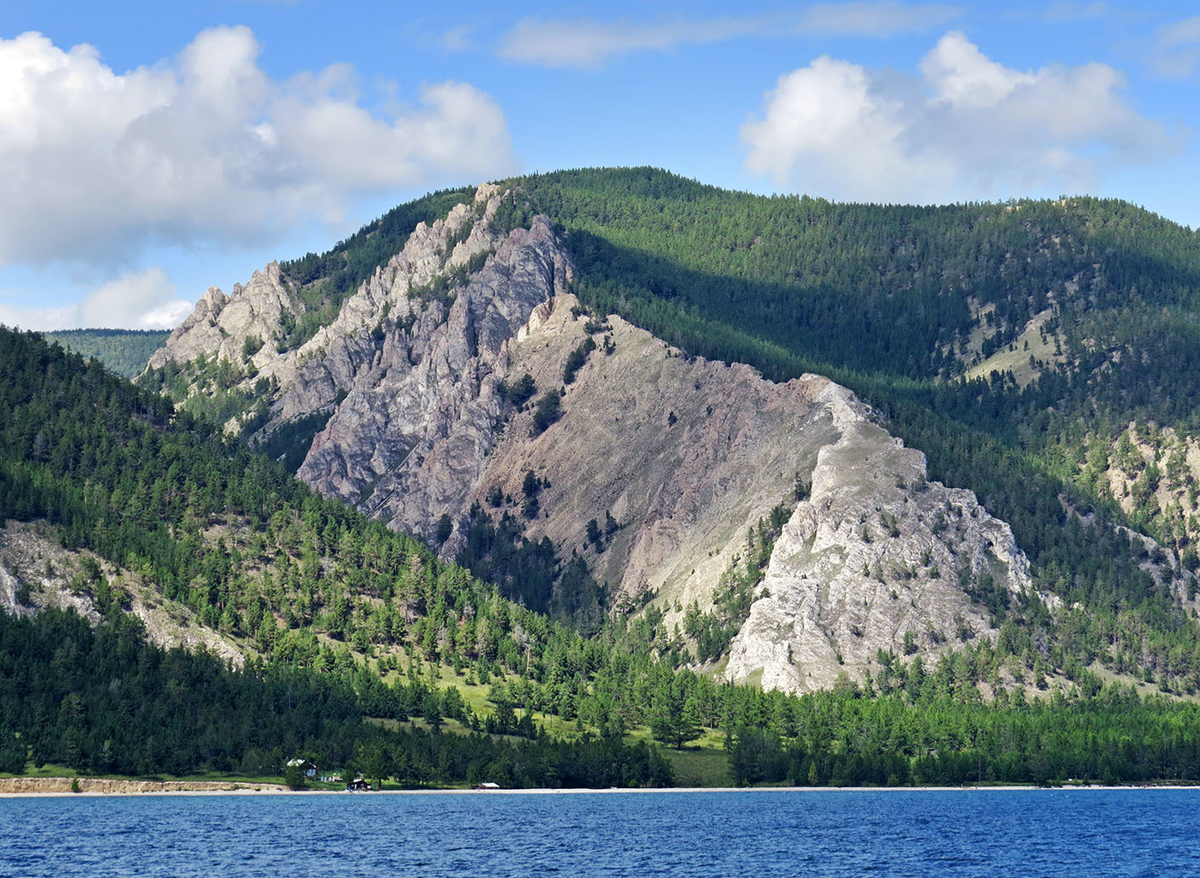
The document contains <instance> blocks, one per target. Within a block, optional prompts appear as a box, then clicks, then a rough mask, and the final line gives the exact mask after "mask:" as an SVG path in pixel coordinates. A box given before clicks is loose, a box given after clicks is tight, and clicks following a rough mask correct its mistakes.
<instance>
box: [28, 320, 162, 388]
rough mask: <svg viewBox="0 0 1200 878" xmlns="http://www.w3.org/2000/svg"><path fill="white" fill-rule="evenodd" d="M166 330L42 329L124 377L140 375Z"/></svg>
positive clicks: (49, 337) (160, 342) (72, 349)
mask: <svg viewBox="0 0 1200 878" xmlns="http://www.w3.org/2000/svg"><path fill="white" fill-rule="evenodd" d="M170 334H171V333H170V330H166V329H56V330H54V331H52V332H43V333H42V335H43V336H45V337H46V338H47V339H48V340H49V341H55V342H58V343H59V344H60V345H62V346H63V347H64V348H66V349H67V350H69V351H74V352H75V353H77V354H81V355H82V356H84V357H85V358H86V357H95V358H96V359H97V360H99V361H100V362H101V363H103V364H104V365H105V366H107V367H108V368H109V369H112V370H113V371H114V372H116V373H117V374H118V375H124V376H125V377H126V378H134V377H136V376H138V375H140V374H141V373H142V370H143V369H145V368H146V363H148V362H149V361H150V356H151V354H153V353H154V352H155V351H156V350H158V349H159V348H161V347H162V346H163V345H164V344H166V343H167V336H169V335H170Z"/></svg>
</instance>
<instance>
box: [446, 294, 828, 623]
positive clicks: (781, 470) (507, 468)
mask: <svg viewBox="0 0 1200 878" xmlns="http://www.w3.org/2000/svg"><path fill="white" fill-rule="evenodd" d="M576 305H577V302H576V301H575V299H574V297H573V296H564V297H560V298H556V299H555V300H554V303H553V305H552V306H551V305H549V304H547V305H544V306H542V307H540V308H538V309H537V310H536V311H535V312H534V315H533V317H532V319H531V320H530V323H529V326H528V327H527V328H526V329H525V330H524V331H522V332H521V333H520V335H519V336H518V340H517V341H516V343H515V344H514V345H512V347H511V364H510V369H509V372H510V374H511V375H514V376H520V375H523V374H525V373H528V374H530V375H531V376H532V377H533V378H534V379H535V380H536V383H537V386H538V388H539V391H540V392H546V391H550V392H555V391H559V390H560V388H561V389H562V392H563V396H562V398H561V401H560V407H561V411H562V416H561V418H560V419H559V420H558V421H557V422H555V423H554V424H552V425H550V427H549V428H548V429H546V430H545V432H543V433H540V434H539V435H536V436H534V435H532V434H533V432H534V430H533V428H532V421H533V418H534V411H533V409H532V407H527V408H526V410H524V411H521V412H516V413H514V414H513V415H512V417H511V421H510V422H509V423H508V424H507V426H506V427H505V430H504V434H503V436H502V437H501V439H500V441H499V443H498V444H497V447H496V449H495V451H494V453H493V454H492V456H491V458H490V459H489V460H488V462H487V467H486V471H485V473H484V474H483V476H482V477H481V478H480V480H479V482H478V484H477V486H476V488H475V490H474V491H473V492H472V495H471V499H472V501H474V502H476V503H478V504H480V506H482V507H483V508H484V509H489V510H490V511H491V513H492V515H493V516H498V515H500V514H502V513H503V512H504V511H511V512H512V513H513V514H516V515H520V510H519V509H518V507H519V506H520V505H521V500H522V497H523V494H522V482H523V480H524V477H525V474H526V473H527V472H533V473H534V474H535V475H536V476H537V477H538V478H539V479H541V480H543V481H545V482H548V483H549V485H548V486H547V487H545V488H543V489H542V490H541V491H540V493H539V496H538V499H539V503H540V510H541V511H540V514H539V515H538V517H537V518H535V519H533V520H530V521H528V522H527V523H526V535H527V536H528V537H529V538H531V539H540V538H541V537H543V536H548V537H550V538H551V540H553V541H554V543H555V544H556V545H557V546H559V547H560V554H561V555H562V556H563V557H567V556H569V555H570V554H571V553H574V552H577V553H579V554H581V555H583V556H584V557H586V558H587V559H588V561H589V563H590V565H591V568H592V570H593V575H594V576H595V577H596V578H597V580H599V581H603V582H607V583H608V585H609V592H610V594H611V595H613V596H614V597H615V598H618V599H619V598H621V597H623V596H627V597H632V596H635V595H639V594H642V593H644V592H647V591H652V592H654V593H655V594H656V595H657V596H658V601H659V603H660V605H662V606H663V607H664V608H665V609H666V610H667V611H668V624H672V623H673V622H674V621H676V620H678V619H679V618H681V617H682V613H679V612H676V611H675V606H676V604H677V603H678V604H679V605H680V606H686V605H687V604H689V603H691V602H692V601H697V602H698V603H699V604H700V605H701V607H707V606H709V605H710V604H711V601H712V592H713V588H714V586H715V585H716V583H717V580H718V579H719V578H720V576H721V573H722V572H724V571H725V570H726V569H727V568H728V567H729V566H730V563H731V562H732V559H733V557H734V556H735V555H737V554H738V553H739V552H742V551H743V547H744V545H745V542H746V535H747V532H748V530H749V529H750V527H752V526H753V525H754V524H755V523H756V522H757V521H758V519H759V518H762V517H764V516H769V515H770V512H771V509H772V508H773V507H774V506H776V505H778V504H780V503H784V502H792V503H794V500H793V499H792V494H793V490H794V487H795V481H796V477H797V476H798V475H799V476H801V477H802V479H806V478H807V476H808V473H809V472H810V471H811V470H812V467H813V466H814V465H815V463H816V455H817V451H818V449H820V448H821V447H822V446H824V445H826V444H828V443H829V442H832V441H834V440H835V439H836V438H837V435H838V433H837V428H836V426H835V424H834V422H833V418H832V416H831V413H830V411H829V409H828V408H827V407H826V406H824V405H822V404H820V403H818V402H817V398H818V397H819V396H820V394H821V393H822V391H823V390H824V388H826V387H827V386H828V384H829V382H828V380H827V379H825V378H821V377H820V376H816V375H806V376H804V377H803V378H799V379H796V380H795V381H791V382H788V383H787V384H775V383H772V382H769V381H766V380H764V379H763V378H762V376H761V375H760V374H759V373H758V372H757V371H756V370H754V369H753V368H751V367H749V366H744V365H733V366H727V365H725V364H723V363H717V362H712V361H709V360H705V359H703V358H699V357H686V356H684V355H683V354H682V352H681V351H679V350H677V349H674V348H671V347H670V346H668V345H667V344H665V343H664V342H663V341H661V340H660V339H658V338H655V337H654V336H652V335H650V334H649V333H648V332H645V331H644V330H641V329H638V328H636V327H634V326H632V325H631V324H629V323H627V322H625V321H624V320H622V319H620V318H619V317H612V316H610V317H608V318H607V319H606V321H605V325H606V326H607V329H605V330H603V331H602V332H596V333H595V334H594V336H593V337H594V338H595V339H596V340H597V342H598V346H597V349H596V350H595V351H593V352H592V353H591V354H590V355H589V356H588V357H587V361H586V363H585V364H584V365H583V366H582V368H580V369H579V370H578V372H577V373H576V375H575V379H574V381H573V382H572V383H571V384H569V385H567V386H565V387H563V384H562V381H563V369H564V365H565V363H566V361H567V359H568V357H570V356H571V354H572V352H573V351H575V350H576V349H578V348H579V347H580V345H581V344H583V342H584V340H585V339H586V338H588V337H589V332H588V329H589V323H590V324H591V328H593V329H595V328H597V322H596V321H594V320H592V318H590V317H589V316H588V315H586V314H581V313H580V312H579V310H578V309H577V308H576V307H575V306H576ZM497 495H499V496H503V497H507V498H510V500H509V501H508V502H506V503H505V504H504V505H503V507H502V508H500V509H491V507H490V504H489V499H488V498H489V497H495V496H497ZM464 514H465V510H464ZM608 516H611V517H612V521H613V522H614V523H616V524H617V525H618V529H617V530H616V531H615V532H613V533H612V534H610V535H608V536H606V537H605V539H604V541H603V550H602V551H601V550H600V548H599V547H597V546H595V545H594V544H589V542H588V539H587V535H586V531H587V522H588V521H589V520H591V519H593V518H594V519H596V520H597V521H598V523H601V524H602V523H604V522H605V521H606V519H607V517H608Z"/></svg>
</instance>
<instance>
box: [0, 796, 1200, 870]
mask: <svg viewBox="0 0 1200 878" xmlns="http://www.w3.org/2000/svg"><path fill="white" fill-rule="evenodd" d="M1198 808H1200V791H1195V790H1074V789H1072V790H962V791H960V790H952V791H945V790H879V791H858V790H854V791H851V790H847V791H835V790H831V791H817V792H813V791H796V790H756V791H745V792H740V791H739V792H630V793H624V792H621V793H609V792H606V793H590V794H589V793H581V794H565V793H548V794H540V795H507V794H497V793H491V794H487V793H484V794H476V795H462V794H430V795H387V794H371V793H357V794H355V793H348V794H340V795H312V794H308V795H306V794H295V795H273V796H267V795H263V796H253V795H240V796H239V795H228V796H146V797H111V798H91V797H88V798H82V797H67V798H11V799H3V800H0V821H2V824H0V825H3V826H4V828H5V832H4V833H3V835H2V836H0V875H4V876H9V875H11V876H21V878H36V876H54V878H64V876H88V878H91V876H99V875H113V876H127V875H128V876H134V875H139V876H140V875H163V876H166V875H170V876H205V878H219V876H222V878H223V876H272V878H273V876H279V875H285V876H303V875H329V876H375V875H379V876H384V875H386V876H400V875H422V876H425V875H429V876H443V875H444V876H464V875H488V876H509V875H511V876H518V875H520V876H524V875H531V874H532V875H544V874H562V875H572V876H574V875H598V876H626V875H627V876H645V875H681V876H684V875H686V876H693V875H695V876H701V875H729V876H747V875H749V876H756V878H757V876H766V875H788V876H805V878H807V876H838V878H841V876H861V875H886V876H922V878H924V876H930V875H954V876H1018V875H1020V876H1102V875H1103V876H1107V875H1129V876H1164V878H1165V876H1185V875H1200V849H1198V846H1197V844H1196V840H1197V829H1198V828H1200V821H1198V820H1197V816H1198Z"/></svg>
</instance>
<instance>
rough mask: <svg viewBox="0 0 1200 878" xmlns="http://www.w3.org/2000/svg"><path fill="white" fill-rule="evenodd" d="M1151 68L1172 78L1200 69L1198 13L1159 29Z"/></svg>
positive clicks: (1184, 75)
mask: <svg viewBox="0 0 1200 878" xmlns="http://www.w3.org/2000/svg"><path fill="white" fill-rule="evenodd" d="M1151 69H1153V71H1154V72H1155V73H1157V74H1159V75H1160V76H1168V77H1174V78H1183V77H1187V76H1191V75H1192V74H1193V73H1195V72H1196V70H1197V69H1200V15H1194V16H1192V17H1191V18H1185V19H1183V20H1182V21H1176V22H1172V23H1171V24H1168V25H1165V26H1163V27H1162V28H1160V29H1159V31H1158V45H1157V46H1156V47H1155V50H1154V57H1153V59H1152V61H1151Z"/></svg>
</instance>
